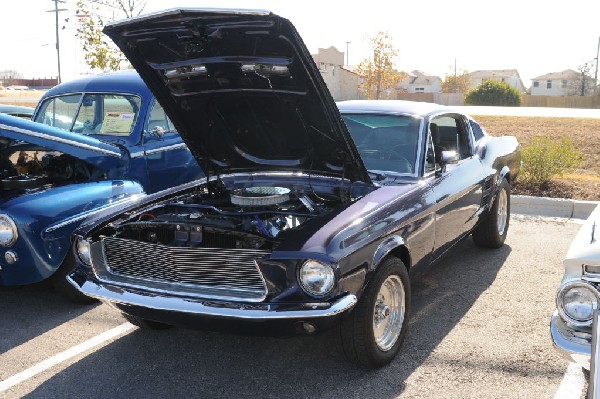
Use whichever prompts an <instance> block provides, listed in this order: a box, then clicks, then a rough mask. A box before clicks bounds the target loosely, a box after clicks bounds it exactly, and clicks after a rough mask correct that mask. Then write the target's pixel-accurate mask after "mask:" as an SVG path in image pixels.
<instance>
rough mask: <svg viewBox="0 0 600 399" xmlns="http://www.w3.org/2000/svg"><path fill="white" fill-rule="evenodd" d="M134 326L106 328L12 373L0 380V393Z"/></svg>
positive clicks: (125, 324) (122, 325)
mask: <svg viewBox="0 0 600 399" xmlns="http://www.w3.org/2000/svg"><path fill="white" fill-rule="evenodd" d="M134 328H135V326H134V325H133V324H131V323H123V324H121V325H120V326H118V327H115V328H113V329H111V330H108V331H106V332H104V333H102V334H100V335H97V336H95V337H93V338H90V339H88V340H87V341H85V342H82V343H81V344H79V345H76V346H74V347H72V348H69V349H67V350H66V351H64V352H61V353H59V354H57V355H54V356H52V357H51V358H48V359H46V360H44V361H41V362H39V363H38V364H36V365H34V366H32V367H30V368H28V369H27V370H24V371H22V372H20V373H18V374H15V375H13V376H12V377H9V378H7V379H6V380H4V381H0V393H2V392H4V391H6V390H8V389H10V388H12V387H14V386H15V385H17V384H20V383H22V382H23V381H26V380H28V379H30V378H32V377H34V376H36V375H38V374H40V373H43V372H44V371H46V370H48V369H50V368H52V367H54V366H56V365H58V364H60V363H62V362H65V361H67V360H69V359H71V358H73V357H75V356H78V355H80V354H81V353H83V352H85V351H88V350H90V349H92V348H94V347H96V346H98V345H101V344H103V343H105V342H107V341H110V340H112V339H114V338H116V337H118V336H119V335H123V334H125V333H127V332H129V331H131V330H133V329H134Z"/></svg>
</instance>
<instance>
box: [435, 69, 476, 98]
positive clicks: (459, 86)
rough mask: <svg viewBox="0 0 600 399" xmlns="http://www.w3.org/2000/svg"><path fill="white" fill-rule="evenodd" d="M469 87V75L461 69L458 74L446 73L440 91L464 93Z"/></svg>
mask: <svg viewBox="0 0 600 399" xmlns="http://www.w3.org/2000/svg"><path fill="white" fill-rule="evenodd" d="M470 87H471V75H469V72H467V71H462V72H461V73H460V75H458V74H455V73H447V74H446V76H445V77H444V82H442V93H466V92H467V91H469V88H470Z"/></svg>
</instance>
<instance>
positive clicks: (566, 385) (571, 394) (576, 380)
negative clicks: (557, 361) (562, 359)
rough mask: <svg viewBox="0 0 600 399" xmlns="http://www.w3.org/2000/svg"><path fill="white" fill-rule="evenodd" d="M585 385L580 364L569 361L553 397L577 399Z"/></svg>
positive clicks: (556, 398)
mask: <svg viewBox="0 0 600 399" xmlns="http://www.w3.org/2000/svg"><path fill="white" fill-rule="evenodd" d="M584 387H585V377H584V376H583V371H581V366H579V365H578V364H577V363H569V366H568V367H567V370H566V371H565V374H564V376H563V379H562V381H561V383H560V386H559V387H558V390H557V391H556V395H554V399H571V398H573V399H579V398H581V394H582V392H583V388H584Z"/></svg>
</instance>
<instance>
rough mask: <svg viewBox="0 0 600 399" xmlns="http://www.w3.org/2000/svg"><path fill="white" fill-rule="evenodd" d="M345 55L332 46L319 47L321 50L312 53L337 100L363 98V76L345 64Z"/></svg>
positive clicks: (332, 94)
mask: <svg viewBox="0 0 600 399" xmlns="http://www.w3.org/2000/svg"><path fill="white" fill-rule="evenodd" d="M344 55H345V54H344V52H342V51H338V49H337V48H335V47H333V46H331V47H329V48H326V49H325V48H319V52H318V53H317V54H312V57H313V60H314V61H315V63H316V64H317V66H318V67H319V71H320V72H321V76H323V80H325V84H326V85H327V88H328V89H329V91H330V92H331V96H332V97H333V99H334V100H335V101H343V100H360V99H363V98H364V96H363V95H362V94H361V92H360V90H359V88H360V85H361V83H362V78H361V77H360V76H359V75H358V74H356V73H355V72H353V71H351V70H350V69H349V68H348V67H345V66H344Z"/></svg>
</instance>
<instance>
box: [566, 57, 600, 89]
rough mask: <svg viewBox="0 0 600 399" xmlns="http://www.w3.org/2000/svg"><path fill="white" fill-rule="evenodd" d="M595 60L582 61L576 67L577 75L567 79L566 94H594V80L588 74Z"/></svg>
mask: <svg viewBox="0 0 600 399" xmlns="http://www.w3.org/2000/svg"><path fill="white" fill-rule="evenodd" d="M594 62H595V61H588V62H584V63H583V64H581V65H579V67H578V68H577V72H578V76H577V77H574V78H573V79H569V80H568V81H567V95H569V96H591V95H593V94H594V90H595V88H596V82H594V78H592V77H591V76H590V72H591V70H592V67H593V65H594Z"/></svg>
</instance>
